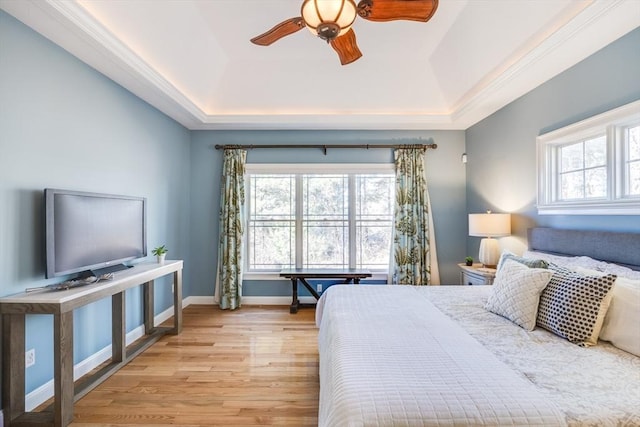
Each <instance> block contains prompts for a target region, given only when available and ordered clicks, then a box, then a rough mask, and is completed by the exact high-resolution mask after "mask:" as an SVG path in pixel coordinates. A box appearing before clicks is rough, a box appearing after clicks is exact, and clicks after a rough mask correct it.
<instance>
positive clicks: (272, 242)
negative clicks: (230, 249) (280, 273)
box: [249, 221, 295, 270]
mask: <svg viewBox="0 0 640 427" xmlns="http://www.w3.org/2000/svg"><path fill="white" fill-rule="evenodd" d="M250 236H251V238H250V242H249V245H250V248H249V253H250V257H251V259H250V260H249V265H250V266H251V268H253V269H257V270H280V269H283V268H294V267H295V223H294V222H279V221H274V222H268V223H261V222H256V223H254V224H253V227H252V229H251V233H250Z"/></svg>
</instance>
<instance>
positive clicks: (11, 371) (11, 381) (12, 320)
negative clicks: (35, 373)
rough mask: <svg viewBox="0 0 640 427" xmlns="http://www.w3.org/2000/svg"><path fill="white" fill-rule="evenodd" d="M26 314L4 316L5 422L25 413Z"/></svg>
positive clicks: (3, 386) (9, 421)
mask: <svg viewBox="0 0 640 427" xmlns="http://www.w3.org/2000/svg"><path fill="white" fill-rule="evenodd" d="M24 333H25V316H24V314H4V315H3V316H2V407H3V408H4V423H5V425H11V421H12V420H14V419H15V418H17V417H19V416H20V415H22V414H24V395H25V385H24V343H25V335H24Z"/></svg>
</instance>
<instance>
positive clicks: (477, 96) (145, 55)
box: [0, 0, 640, 129]
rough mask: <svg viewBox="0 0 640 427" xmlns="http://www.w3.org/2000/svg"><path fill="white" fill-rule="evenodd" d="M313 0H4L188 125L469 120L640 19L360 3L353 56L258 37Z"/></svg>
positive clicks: (568, 4)
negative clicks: (407, 15)
mask: <svg viewBox="0 0 640 427" xmlns="http://www.w3.org/2000/svg"><path fill="white" fill-rule="evenodd" d="M374 1H375V0H374ZM301 3H302V1H301V0H120V1H113V0H65V1H59V0H58V1H53V0H0V6H1V7H2V9H4V10H5V11H7V12H8V13H10V14H12V15H13V16H15V17H16V18H18V19H19V20H21V21H22V22H24V23H25V24H26V25H28V26H30V27H32V28H33V29H34V30H36V31H38V32H40V33H41V34H43V35H44V36H45V37H47V38H49V39H50V40H52V41H53V42H55V43H57V44H58V45H60V46H62V47H63V48H64V49H66V50H68V51H69V52H71V53H72V54H73V55H75V56H77V57H78V58H80V59H81V60H82V61H84V62H86V63H87V64H89V65H90V66H92V67H94V68H95V69H97V70H98V71H100V72H102V73H104V74H105V75H107V76H108V77H110V78H111V79H113V80H114V81H116V82H117V83H119V84H120V85H122V86H124V87H125V88H127V89H129V90H130V91H131V92H133V93H134V94H136V95H137V96H139V97H140V98H142V99H144V100H146V101H147V102H148V103H149V104H151V105H153V106H155V107H156V108H158V109H159V110H161V111H163V112H164V113H166V114H167V115H169V116H170V117H173V118H174V119H175V120H176V121H178V122H180V123H182V124H183V125H184V126H185V127H187V128H189V129H466V128H468V127H469V126H471V125H473V124H474V123H477V122H478V121H479V120H482V119H483V118H485V117H486V116H488V115H489V114H491V113H493V112H495V111H496V110H498V109H499V108H501V107H503V106H504V105H506V104H508V103H509V102H511V101H513V100H514V99H516V98H517V97H519V96H521V95H523V94H525V93H526V92H528V91H529V90H531V89H533V88H534V87H536V86H538V85H539V84H541V83H543V82H545V81H546V80H548V79H550V78H551V77H553V76H555V75H557V74H558V73H560V72H561V71H563V70H565V69H567V68H568V67H570V66H572V65H574V64H575V63H577V62H578V61H580V60H582V59H584V58H586V57H587V56H589V55H591V54H592V53H594V52H595V51H597V50H599V49H601V48H602V47H604V46H606V45H607V44H609V43H611V42H612V41H614V40H616V39H617V38H619V37H621V36H623V35H624V34H626V33H627V32H629V31H631V30H632V29H634V28H636V27H638V26H640V1H639V0H440V3H439V6H438V9H437V11H436V13H435V15H434V16H433V18H432V19H431V20H430V21H429V22H427V23H417V22H409V21H395V22H386V23H380V22H370V21H366V20H364V19H362V18H359V17H358V18H357V19H356V23H355V24H354V27H353V28H354V30H355V32H356V35H357V40H358V46H359V47H360V50H361V51H362V53H363V57H362V58H360V59H359V60H358V61H356V62H354V63H352V64H349V65H346V66H341V65H340V61H339V60H338V58H337V55H336V54H335V52H334V51H333V49H332V48H331V47H330V46H327V44H326V43H325V42H323V41H322V40H320V39H318V38H316V37H314V36H313V35H312V34H311V33H310V32H308V31H306V30H304V29H303V30H302V31H299V32H297V33H295V34H292V35H290V36H288V37H285V38H283V39H281V40H279V41H278V42H276V43H274V44H273V45H271V46H268V47H264V46H256V45H254V44H252V43H250V42H249V39H251V38H252V37H254V36H256V35H258V34H261V33H263V32H264V31H266V30H268V29H269V28H271V27H272V26H274V25H275V24H277V23H279V22H281V21H283V20H285V19H288V18H292V17H295V16H300V4H301ZM374 7H375V6H374Z"/></svg>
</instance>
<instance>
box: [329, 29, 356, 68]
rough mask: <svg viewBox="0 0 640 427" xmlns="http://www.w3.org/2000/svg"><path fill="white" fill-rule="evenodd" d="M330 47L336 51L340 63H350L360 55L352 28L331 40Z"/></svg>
mask: <svg viewBox="0 0 640 427" xmlns="http://www.w3.org/2000/svg"><path fill="white" fill-rule="evenodd" d="M331 47H332V48H333V49H334V50H335V51H336V52H338V57H339V58H340V63H341V64H342V65H347V64H351V63H352V62H353V61H355V60H356V59H359V58H360V57H361V56H362V52H360V49H358V44H357V43H356V33H354V32H353V29H350V30H349V31H347V32H346V33H345V34H343V35H341V36H340V37H336V38H335V39H333V40H331Z"/></svg>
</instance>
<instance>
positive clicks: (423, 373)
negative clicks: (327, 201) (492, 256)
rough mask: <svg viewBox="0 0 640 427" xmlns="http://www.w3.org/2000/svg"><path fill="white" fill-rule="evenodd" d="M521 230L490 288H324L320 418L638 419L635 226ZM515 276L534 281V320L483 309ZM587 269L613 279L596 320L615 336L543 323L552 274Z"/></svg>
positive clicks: (418, 422) (634, 422)
mask: <svg viewBox="0 0 640 427" xmlns="http://www.w3.org/2000/svg"><path fill="white" fill-rule="evenodd" d="M528 241H529V250H528V251H527V252H526V253H525V254H524V255H523V257H517V256H515V255H512V254H503V257H501V263H503V262H504V264H503V265H499V271H498V275H497V276H496V282H497V285H498V287H496V285H495V284H494V287H492V286H428V287H413V286H349V285H338V286H332V287H331V288H329V289H328V290H327V291H326V292H325V293H324V294H323V295H322V297H321V298H320V300H319V301H318V306H317V309H316V323H317V325H318V327H319V333H318V345H319V352H320V368H319V370H320V402H319V414H318V423H319V425H320V426H332V427H333V426H431V425H434V426H435V425H438V426H449V425H452V426H454V425H494V426H504V425H514V426H515V425H523V426H524V425H526V426H536V425H537V426H555V425H571V426H609V425H610V426H620V425H629V426H638V425H640V357H638V355H637V354H633V353H632V352H633V351H638V350H637V349H636V347H634V346H635V345H636V344H637V342H638V341H640V324H638V323H637V322H636V318H635V317H634V318H633V319H631V320H630V318H629V313H630V314H631V316H637V314H638V311H640V308H639V307H638V303H640V293H639V292H640V271H638V270H640V234H626V233H610V232H589V231H586V232H583V231H569V230H554V229H544V228H537V229H532V230H530V231H529V239H528ZM509 255H512V256H511V257H510V256H509ZM594 257H597V258H594ZM509 258H511V259H509ZM522 260H524V262H523V263H521V262H522ZM532 260H535V263H539V262H542V266H541V265H538V264H536V265H533V266H529V265H526V262H529V261H532ZM524 265H526V267H524V268H523V266H524ZM545 268H548V269H549V270H552V271H551V272H550V273H549V272H545V271H542V270H544V269H545ZM525 270H526V271H525ZM511 271H513V272H515V273H514V276H509V275H508V274H507V272H511ZM518 274H519V275H520V276H517V275H518ZM534 274H535V275H536V276H535V277H534V276H533V275H534ZM563 274H564V275H565V276H563ZM612 274H613V275H614V276H611V275H612ZM596 276H597V277H599V278H598V279H596V278H595V277H596ZM499 277H500V280H498V278H499ZM512 277H525V278H531V282H529V281H527V282H526V284H525V288H517V289H518V295H522V294H528V293H531V292H532V291H531V290H530V288H536V289H539V292H538V294H537V295H538V296H537V298H538V301H536V306H535V312H534V314H533V315H534V324H533V326H531V324H530V321H531V318H530V315H529V316H528V317H527V316H525V317H526V318H527V319H526V320H527V321H526V322H524V323H522V324H520V323H516V321H520V320H521V319H520V318H518V317H517V316H516V317H513V316H511V318H510V317H509V316H506V315H505V314H504V313H503V314H496V313H495V312H492V311H490V310H489V309H487V307H489V308H492V307H490V304H489V303H490V302H491V301H493V300H495V298H496V295H497V294H498V292H497V290H499V289H504V286H505V284H507V285H506V286H507V287H508V286H512V285H511V284H510V283H512V282H508V280H507V279H510V278H512ZM540 277H547V280H548V281H549V284H545V285H544V286H543V285H538V284H535V283H534V282H535V280H539V281H541V279H539V278H540ZM585 277H588V278H590V280H593V281H594V283H595V281H597V283H605V282H607V281H609V282H611V283H610V284H609V285H607V286H609V288H608V289H609V290H608V291H607V292H606V295H605V296H604V297H603V298H602V299H601V301H600V302H598V307H599V312H598V315H599V316H600V317H599V319H600V320H596V321H595V323H598V322H600V328H601V329H599V330H598V334H600V338H602V334H603V333H604V332H605V330H606V331H607V334H608V336H609V335H610V336H611V337H612V338H610V339H611V340H612V341H613V342H615V345H614V344H613V343H611V342H605V341H603V340H602V339H600V340H598V339H597V338H598V336H596V338H595V341H594V342H593V343H591V344H590V343H589V342H588V341H589V340H588V339H586V338H585V337H582V338H585V339H584V341H579V340H576V339H575V337H573V336H572V335H571V333H572V332H571V331H572V330H571V329H570V330H569V332H568V334H569V335H568V336H559V335H558V333H561V332H562V331H561V332H558V331H555V332H552V331H550V330H548V329H546V327H547V326H545V327H541V326H540V325H539V323H540V321H541V320H540V318H541V316H543V314H542V312H543V307H542V305H543V300H544V299H545V298H546V299H547V303H548V300H549V298H552V297H553V292H555V291H552V290H550V289H551V288H552V287H553V286H555V285H553V286H552V285H551V283H556V284H557V283H561V284H562V285H566V283H567V280H569V279H568V278H571V280H573V283H574V285H575V283H578V284H579V286H582V282H581V280H584V278H585ZM612 277H613V278H612ZM621 277H624V278H625V279H620V278H621ZM576 278H577V279H576ZM534 279H535V280H534ZM527 280H529V279H527ZM554 280H555V282H554ZM571 280H569V281H571ZM576 280H577V282H576ZM621 280H626V282H624V283H623V282H622V281H621ZM536 283H537V282H536ZM623 284H624V286H627V287H626V288H625V287H624V286H623ZM501 286H502V287H503V288H501ZM518 286H522V285H518ZM575 286H578V285H575ZM594 286H595V285H594ZM598 286H599V285H598ZM603 286H604V285H603ZM628 286H631V287H628ZM634 286H636V288H634ZM592 287H593V286H591V283H589V286H587V288H589V289H591V288H592ZM554 289H555V288H554ZM579 289H583V288H579ZM585 289H586V288H585ZM622 289H626V290H627V291H629V292H631V294H620V295H618V294H617V293H615V292H614V290H615V291H616V292H618V291H620V290H622ZM501 292H502V291H501ZM505 292H506V291H505ZM620 292H621V291H620ZM547 294H550V295H551V297H550V296H549V295H547ZM500 295H502V294H500ZM621 295H622V297H621ZM628 295H632V297H630V298H629V297H628ZM534 299H535V298H534ZM605 300H606V302H607V304H606V307H604V306H605V304H604V303H603V301H605ZM625 304H626V305H625ZM629 304H631V305H630V306H629ZM603 307H604V308H603ZM614 307H615V310H614ZM529 310H530V309H529ZM624 310H631V312H629V311H624ZM554 313H555V312H554ZM621 313H622V314H621ZM614 314H615V315H616V316H619V317H620V316H622V320H621V319H617V320H616V319H614V317H615V316H614ZM577 317H579V316H577ZM543 320H544V319H543ZM629 321H631V322H632V323H631V324H629V323H628V322H629ZM527 322H529V323H527ZM616 322H618V323H616ZM620 322H622V323H620ZM625 322H627V323H625ZM522 325H526V326H527V328H525V327H523V326H522ZM529 328H530V329H532V330H529ZM616 328H617V329H616ZM551 329H553V328H551ZM609 330H610V332H609ZM615 331H618V332H620V331H621V333H622V336H621V337H618V336H617V335H615V333H614V332H615ZM587 335H588V334H587ZM582 338H581V339H582ZM592 338H593V336H592V335H591V336H590V338H589V339H592ZM629 342H631V344H629ZM593 344H595V345H593ZM629 346H631V347H629ZM620 347H622V348H625V350H623V349H622V348H620ZM630 351H631V352H630Z"/></svg>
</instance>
